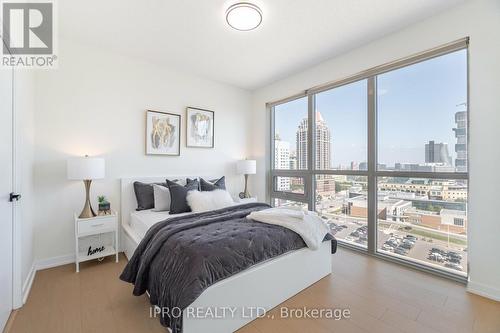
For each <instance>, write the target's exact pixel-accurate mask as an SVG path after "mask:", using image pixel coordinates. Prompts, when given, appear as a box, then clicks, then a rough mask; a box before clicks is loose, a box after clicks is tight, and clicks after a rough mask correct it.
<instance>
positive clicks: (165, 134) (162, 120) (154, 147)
mask: <svg viewBox="0 0 500 333" xmlns="http://www.w3.org/2000/svg"><path fill="white" fill-rule="evenodd" d="M180 154H181V115H179V114H173V113H166V112H158V111H151V110H147V111H146V155H170V156H179V155H180Z"/></svg>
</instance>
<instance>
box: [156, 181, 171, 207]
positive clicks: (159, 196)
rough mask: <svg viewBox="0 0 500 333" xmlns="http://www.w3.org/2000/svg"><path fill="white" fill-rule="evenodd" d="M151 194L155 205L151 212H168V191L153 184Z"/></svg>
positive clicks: (169, 200)
mask: <svg viewBox="0 0 500 333" xmlns="http://www.w3.org/2000/svg"><path fill="white" fill-rule="evenodd" d="M153 193H154V203H155V208H154V209H153V211H155V212H164V211H167V210H170V202H171V199H170V190H169V189H168V188H167V187H165V186H162V185H156V184H153Z"/></svg>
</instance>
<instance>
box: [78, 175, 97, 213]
mask: <svg viewBox="0 0 500 333" xmlns="http://www.w3.org/2000/svg"><path fill="white" fill-rule="evenodd" d="M83 183H84V184H85V192H86V193H85V205H84V206H83V209H82V212H81V213H80V216H79V218H81V219H88V218H91V217H95V216H97V214H96V213H95V212H94V209H93V208H92V205H91V204H90V184H92V180H90V179H86V180H84V181H83Z"/></svg>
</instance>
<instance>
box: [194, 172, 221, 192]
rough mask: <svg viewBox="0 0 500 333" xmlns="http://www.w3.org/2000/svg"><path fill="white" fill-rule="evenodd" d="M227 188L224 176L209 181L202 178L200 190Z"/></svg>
mask: <svg viewBox="0 0 500 333" xmlns="http://www.w3.org/2000/svg"><path fill="white" fill-rule="evenodd" d="M225 189H226V177H225V176H222V177H220V178H219V179H214V180H211V181H209V182H207V181H206V180H205V179H203V178H200V190H202V191H213V190H225Z"/></svg>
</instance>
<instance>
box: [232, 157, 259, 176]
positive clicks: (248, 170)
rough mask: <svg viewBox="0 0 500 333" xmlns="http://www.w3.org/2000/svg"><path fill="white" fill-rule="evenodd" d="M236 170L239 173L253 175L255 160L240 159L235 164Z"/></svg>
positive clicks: (255, 169)
mask: <svg viewBox="0 0 500 333" xmlns="http://www.w3.org/2000/svg"><path fill="white" fill-rule="evenodd" d="M236 172H237V173H238V174H240V175H254V174H255V173H257V161H255V160H241V161H238V163H237V164H236Z"/></svg>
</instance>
